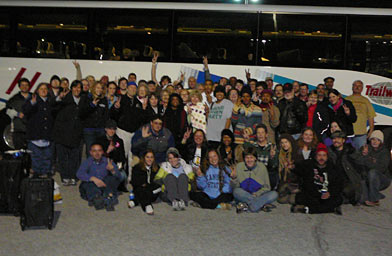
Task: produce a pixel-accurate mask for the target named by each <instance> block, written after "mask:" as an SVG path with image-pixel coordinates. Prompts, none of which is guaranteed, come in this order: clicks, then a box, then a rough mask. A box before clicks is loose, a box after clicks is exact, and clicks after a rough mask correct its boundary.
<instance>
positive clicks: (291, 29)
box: [259, 13, 345, 68]
mask: <svg viewBox="0 0 392 256" xmlns="http://www.w3.org/2000/svg"><path fill="white" fill-rule="evenodd" d="M260 20H261V27H262V37H261V43H260V44H259V56H260V59H259V61H261V64H263V65H279V66H294V67H320V68H322V67H331V68H339V67H341V66H342V64H343V54H344V40H343V33H344V31H345V18H344V16H329V15H299V14H298V15H297V14H276V13H271V14H270V13H263V14H262V15H261V19H260ZM259 63H260V62H259Z"/></svg>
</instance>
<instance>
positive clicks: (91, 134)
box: [83, 128, 105, 157]
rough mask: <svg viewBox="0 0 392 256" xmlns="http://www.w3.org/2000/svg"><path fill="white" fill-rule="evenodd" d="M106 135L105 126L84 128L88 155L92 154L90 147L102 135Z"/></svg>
mask: <svg viewBox="0 0 392 256" xmlns="http://www.w3.org/2000/svg"><path fill="white" fill-rule="evenodd" d="M103 135H105V129H104V128H85V129H84V130H83V139H84V143H86V157H89V156H90V147H91V145H92V144H93V143H94V142H96V141H97V139H98V138H99V137H101V136H103Z"/></svg>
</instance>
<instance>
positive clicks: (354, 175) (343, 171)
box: [328, 131, 366, 205]
mask: <svg viewBox="0 0 392 256" xmlns="http://www.w3.org/2000/svg"><path fill="white" fill-rule="evenodd" d="M331 138H332V143H333V144H332V146H331V147H330V148H329V150H328V155H329V159H330V160H331V161H332V162H333V163H334V165H335V168H336V169H337V170H338V174H339V175H340V179H342V182H343V199H344V203H351V204H352V205H356V204H358V203H359V202H360V199H361V193H362V189H361V181H362V177H363V176H364V173H365V172H366V167H365V166H364V165H363V164H362V162H361V158H362V156H361V154H360V153H359V152H358V151H357V150H356V149H355V148H354V147H353V146H352V145H351V144H347V143H345V140H346V134H345V133H344V132H342V131H336V132H334V133H332V135H331Z"/></svg>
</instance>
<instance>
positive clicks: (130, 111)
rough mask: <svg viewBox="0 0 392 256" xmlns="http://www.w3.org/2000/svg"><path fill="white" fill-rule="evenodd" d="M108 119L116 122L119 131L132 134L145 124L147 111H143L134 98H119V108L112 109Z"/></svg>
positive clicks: (124, 96) (125, 96)
mask: <svg viewBox="0 0 392 256" xmlns="http://www.w3.org/2000/svg"><path fill="white" fill-rule="evenodd" d="M110 117H111V118H112V119H114V120H116V122H117V125H118V127H119V128H120V129H122V130H124V131H127V132H130V133H133V132H135V131H136V130H137V129H139V128H140V127H141V126H142V125H143V124H145V123H147V119H148V117H149V116H148V111H146V110H143V108H142V106H141V105H140V102H139V101H138V100H137V99H136V98H135V97H132V98H130V97H128V96H127V95H123V96H121V101H120V108H116V107H114V106H113V107H112V108H111V109H110Z"/></svg>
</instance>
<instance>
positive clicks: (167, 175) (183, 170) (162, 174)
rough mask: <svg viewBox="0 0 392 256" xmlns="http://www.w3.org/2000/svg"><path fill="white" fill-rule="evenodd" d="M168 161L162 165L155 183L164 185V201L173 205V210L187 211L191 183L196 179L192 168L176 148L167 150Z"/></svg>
mask: <svg viewBox="0 0 392 256" xmlns="http://www.w3.org/2000/svg"><path fill="white" fill-rule="evenodd" d="M166 160H167V162H163V163H162V164H161V168H160V169H159V171H158V173H157V175H156V176H155V182H156V183H158V184H161V185H162V190H163V192H164V193H163V198H162V199H163V200H164V201H167V202H169V203H171V205H172V207H173V210H175V211H177V210H185V207H186V206H187V205H188V202H189V194H188V192H189V191H190V188H191V186H190V182H191V181H192V180H194V178H195V175H194V173H193V170H192V167H191V165H189V164H187V163H186V162H185V160H184V159H182V158H181V155H180V153H179V152H178V150H177V149H176V148H174V147H171V148H169V149H168V150H167V153H166Z"/></svg>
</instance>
